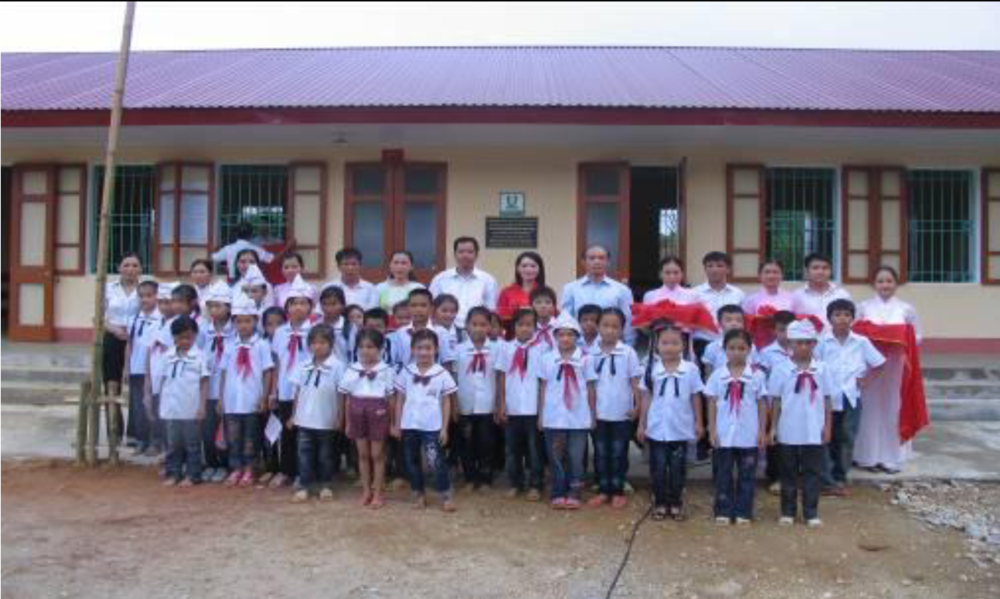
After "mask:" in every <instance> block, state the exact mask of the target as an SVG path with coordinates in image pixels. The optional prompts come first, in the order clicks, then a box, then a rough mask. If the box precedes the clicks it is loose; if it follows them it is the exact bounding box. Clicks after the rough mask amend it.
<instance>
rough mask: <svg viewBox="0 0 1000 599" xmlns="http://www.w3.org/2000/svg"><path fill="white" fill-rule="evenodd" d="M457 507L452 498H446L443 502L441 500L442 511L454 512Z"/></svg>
mask: <svg viewBox="0 0 1000 599" xmlns="http://www.w3.org/2000/svg"><path fill="white" fill-rule="evenodd" d="M456 509H458V508H456V507H455V502H454V501H452V500H451V499H445V500H444V501H443V502H441V511H443V512H448V513H451V512H454V511H455V510H456Z"/></svg>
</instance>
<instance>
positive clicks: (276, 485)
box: [267, 473, 288, 489]
mask: <svg viewBox="0 0 1000 599" xmlns="http://www.w3.org/2000/svg"><path fill="white" fill-rule="evenodd" d="M286 480H288V477H286V476H285V475H284V474H280V473H279V474H276V475H275V476H274V478H272V479H271V482H270V483H269V484H268V485H267V486H268V488H269V489H280V488H281V487H284V486H285V481H286Z"/></svg>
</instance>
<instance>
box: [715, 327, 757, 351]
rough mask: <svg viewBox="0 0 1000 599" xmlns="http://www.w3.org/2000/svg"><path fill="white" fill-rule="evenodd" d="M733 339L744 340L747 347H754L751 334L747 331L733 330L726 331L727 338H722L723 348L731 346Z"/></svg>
mask: <svg viewBox="0 0 1000 599" xmlns="http://www.w3.org/2000/svg"><path fill="white" fill-rule="evenodd" d="M733 339H742V340H743V342H744V343H746V344H747V347H750V348H752V347H753V337H752V336H751V335H750V332H749V331H747V330H746V329H733V330H731V331H726V335H725V337H723V338H722V347H723V348H725V347H726V346H728V345H729V342H730V341H732V340H733Z"/></svg>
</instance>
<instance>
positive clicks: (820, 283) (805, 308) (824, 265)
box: [792, 253, 851, 328]
mask: <svg viewBox="0 0 1000 599" xmlns="http://www.w3.org/2000/svg"><path fill="white" fill-rule="evenodd" d="M832 274H833V262H832V261H831V260H830V258H828V257H827V256H824V255H823V254H817V253H812V254H809V255H808V256H806V259H805V277H806V284H805V285H804V286H802V287H801V288H799V289H796V290H795V291H793V292H792V312H794V313H795V314H797V315H799V316H806V315H808V316H815V317H817V318H819V319H820V320H822V321H823V326H824V328H826V327H828V326H829V324H830V321H829V319H828V318H827V315H826V311H827V307H828V306H829V305H830V303H831V302H833V301H834V300H838V299H845V300H850V299H851V294H850V293H848V292H847V290H846V289H844V288H843V287H839V286H837V285H836V284H834V283H833V282H831V281H830V278H831V276H832Z"/></svg>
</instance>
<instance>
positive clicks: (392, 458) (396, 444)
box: [385, 436, 406, 478]
mask: <svg viewBox="0 0 1000 599" xmlns="http://www.w3.org/2000/svg"><path fill="white" fill-rule="evenodd" d="M385 456H386V460H385V475H386V476H387V477H391V478H402V477H405V476H406V460H404V459H403V442H402V440H400V439H397V438H396V437H393V436H389V437H386V440H385Z"/></svg>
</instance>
